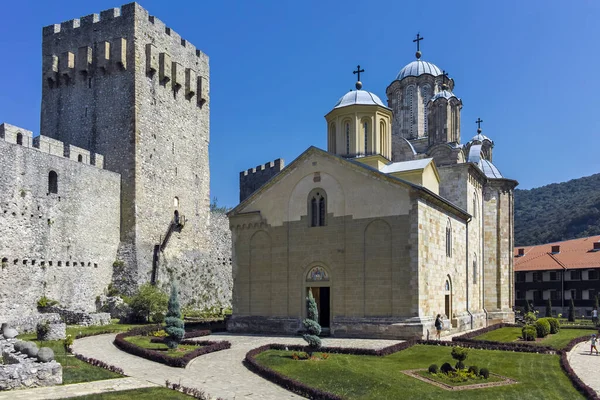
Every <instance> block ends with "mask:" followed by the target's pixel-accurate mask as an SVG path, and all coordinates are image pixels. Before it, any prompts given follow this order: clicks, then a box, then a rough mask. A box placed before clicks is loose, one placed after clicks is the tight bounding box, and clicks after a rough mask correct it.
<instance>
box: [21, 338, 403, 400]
mask: <svg viewBox="0 0 600 400" xmlns="http://www.w3.org/2000/svg"><path fill="white" fill-rule="evenodd" d="M114 338H115V335H114V334H110V335H99V336H91V337H87V338H83V339H78V340H76V341H75V343H74V345H73V351H74V352H75V353H78V354H82V355H84V356H86V357H92V358H96V359H98V360H102V361H104V362H106V363H108V364H112V365H115V366H117V367H120V368H122V369H123V370H124V371H125V374H126V375H128V376H131V377H134V378H137V379H140V380H145V381H148V382H151V383H155V384H158V385H163V386H164V384H165V381H166V380H167V379H168V380H169V381H171V382H177V383H181V384H182V385H184V386H189V387H196V388H199V389H201V390H204V391H205V392H206V393H207V394H210V395H211V396H213V397H214V398H217V397H222V398H224V399H265V400H267V399H268V400H285V399H298V398H300V397H298V396H296V395H294V394H292V393H290V392H288V391H287V390H285V389H282V388H280V387H279V386H277V385H274V384H272V383H270V382H268V381H266V380H264V379H262V378H261V377H259V376H258V375H256V374H254V373H253V372H250V371H249V370H248V369H246V367H244V365H243V364H242V360H243V359H244V357H245V355H246V353H247V352H248V351H250V350H251V349H254V348H256V347H259V346H262V345H264V344H268V343H280V344H304V343H305V342H304V340H302V338H301V337H287V336H281V337H273V336H259V335H233V334H213V335H210V336H204V337H202V338H199V339H198V340H228V341H229V342H231V349H228V350H222V351H217V352H215V353H210V354H206V355H204V356H201V357H198V358H196V359H194V360H193V361H192V362H191V363H189V364H188V365H187V367H186V368H185V369H184V368H172V367H168V366H166V365H163V364H159V363H155V362H152V361H149V360H145V359H143V358H140V357H136V356H134V355H131V354H128V353H125V352H124V351H121V350H119V349H118V348H116V347H115V346H114V345H113V343H112V342H113V340H114ZM398 342H400V341H397V340H372V339H334V338H325V339H323V345H324V346H342V347H362V348H375V349H378V348H382V347H386V346H390V345H392V344H395V343H398ZM15 393H16V392H15Z"/></svg>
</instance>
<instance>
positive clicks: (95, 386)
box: [0, 378, 158, 400]
mask: <svg viewBox="0 0 600 400" xmlns="http://www.w3.org/2000/svg"><path fill="white" fill-rule="evenodd" d="M151 386H158V385H157V384H154V383H151V382H148V381H147V380H142V379H137V378H120V379H107V380H103V381H95V382H86V383H74V384H72V385H60V386H51V387H41V388H35V389H25V390H11V391H10V392H0V399H2V400H4V399H6V400H8V399H10V400H21V399H22V400H47V399H48V400H49V399H64V398H66V397H77V396H86V395H90V394H97V393H105V392H116V391H121V390H131V389H141V388H147V387H151Z"/></svg>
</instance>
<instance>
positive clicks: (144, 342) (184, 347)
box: [125, 336, 202, 357]
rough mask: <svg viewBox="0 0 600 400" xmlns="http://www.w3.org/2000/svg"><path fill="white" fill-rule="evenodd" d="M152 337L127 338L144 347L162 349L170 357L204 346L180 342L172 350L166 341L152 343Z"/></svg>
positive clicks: (182, 354)
mask: <svg viewBox="0 0 600 400" xmlns="http://www.w3.org/2000/svg"><path fill="white" fill-rule="evenodd" d="M151 338H152V336H128V337H126V338H125V340H126V341H128V342H129V343H133V344H135V345H136V346H139V347H143V348H144V349H148V350H157V351H160V352H161V353H162V354H165V355H167V356H169V357H183V356H184V355H186V353H189V352H190V351H194V350H196V349H198V348H200V347H202V346H197V345H191V344H180V345H179V347H177V349H174V350H171V349H169V348H168V347H167V345H166V344H164V343H152V342H151V341H150V339H151Z"/></svg>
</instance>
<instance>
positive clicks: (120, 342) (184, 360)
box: [114, 326, 231, 368]
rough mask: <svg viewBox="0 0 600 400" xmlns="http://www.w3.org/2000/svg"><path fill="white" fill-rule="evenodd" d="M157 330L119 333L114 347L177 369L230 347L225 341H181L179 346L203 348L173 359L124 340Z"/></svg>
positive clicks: (141, 329)
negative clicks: (198, 358) (187, 345)
mask: <svg viewBox="0 0 600 400" xmlns="http://www.w3.org/2000/svg"><path fill="white" fill-rule="evenodd" d="M148 328H154V329H148ZM159 329H161V327H160V326H158V327H157V326H154V327H144V328H139V329H132V330H130V331H129V332H123V333H119V334H118V335H117V336H116V337H115V340H114V344H115V346H117V347H118V348H120V349H121V350H123V351H125V352H127V353H129V354H133V355H135V356H139V357H142V358H145V359H147V360H150V361H155V362H159V363H161V364H165V365H168V366H170V367H178V368H185V366H186V365H188V363H189V362H190V361H192V360H193V359H194V358H196V357H200V356H202V355H204V354H208V353H213V352H215V351H219V350H225V349H229V348H230V347H231V343H229V342H227V341H222V342H210V341H201V342H196V341H192V340H183V341H182V342H181V344H192V345H199V346H203V347H200V348H198V349H197V350H194V351H191V352H189V353H187V354H185V355H184V356H182V357H177V358H174V357H169V356H167V355H165V354H162V353H161V352H158V351H153V350H148V349H144V348H143V347H139V346H136V345H135V344H133V343H131V342H128V341H127V340H125V338H126V337H128V336H138V335H144V334H146V335H147V334H149V333H150V332H153V331H156V330H159Z"/></svg>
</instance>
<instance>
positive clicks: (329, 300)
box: [300, 261, 334, 328]
mask: <svg viewBox="0 0 600 400" xmlns="http://www.w3.org/2000/svg"><path fill="white" fill-rule="evenodd" d="M302 272H303V273H302V280H303V282H302V284H301V285H300V287H301V288H302V292H301V296H302V297H301V302H300V304H302V305H303V307H302V316H303V317H306V314H307V313H306V297H307V296H308V292H309V291H310V292H311V293H312V295H313V297H314V298H315V302H316V303H317V310H318V314H319V324H320V325H321V327H323V328H328V327H329V326H330V323H331V318H332V316H333V312H332V311H333V305H334V303H333V296H332V293H333V277H332V273H331V272H332V271H331V269H330V268H329V266H328V265H327V264H326V263H324V262H321V261H314V262H311V263H310V264H308V265H307V266H305V267H304V268H303V270H302Z"/></svg>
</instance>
